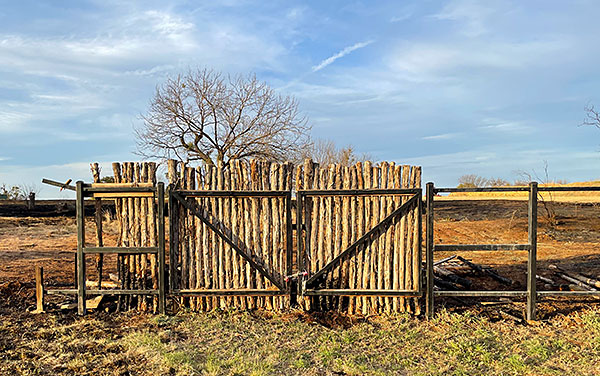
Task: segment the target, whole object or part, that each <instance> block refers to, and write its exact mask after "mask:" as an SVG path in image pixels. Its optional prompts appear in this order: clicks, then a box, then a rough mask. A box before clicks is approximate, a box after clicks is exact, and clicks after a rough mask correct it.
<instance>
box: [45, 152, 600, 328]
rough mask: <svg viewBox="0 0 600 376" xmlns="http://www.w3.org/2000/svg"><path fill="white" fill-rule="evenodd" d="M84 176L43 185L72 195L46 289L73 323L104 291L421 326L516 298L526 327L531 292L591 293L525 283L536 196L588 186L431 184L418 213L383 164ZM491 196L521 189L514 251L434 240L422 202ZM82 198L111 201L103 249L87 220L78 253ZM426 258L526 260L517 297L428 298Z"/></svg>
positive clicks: (412, 176) (201, 307)
mask: <svg viewBox="0 0 600 376" xmlns="http://www.w3.org/2000/svg"><path fill="white" fill-rule="evenodd" d="M94 166H95V169H94V168H93V169H92V170H93V172H94V181H95V183H92V184H85V183H83V182H77V184H76V186H71V185H68V184H62V183H57V182H52V181H48V180H45V181H44V182H46V183H49V184H53V185H57V186H59V187H62V188H66V189H72V190H75V191H76V192H77V229H78V248H77V263H76V266H77V271H76V280H75V288H74V289H63V290H56V289H53V290H46V292H48V293H67V294H75V295H77V297H78V312H79V313H80V314H84V313H85V311H86V297H87V296H88V295H116V296H118V297H119V298H118V308H119V309H134V308H135V309H139V310H149V311H154V312H161V313H162V312H165V310H166V306H167V298H169V300H170V301H172V302H174V303H175V304H177V305H180V306H182V307H186V308H188V309H191V310H195V311H206V310H212V309H216V308H220V309H227V308H237V309H255V308H262V309H272V310H284V309H288V308H290V307H292V306H297V307H302V308H304V309H306V310H336V311H339V312H344V313H349V314H365V315H366V314H374V313H391V312H409V313H412V314H420V313H421V311H422V308H421V307H422V306H423V305H424V307H425V312H426V314H427V315H428V316H431V315H432V314H433V313H434V310H435V307H434V302H435V297H436V296H439V297H442V296H453V297H458V296H470V297H526V298H527V318H528V319H530V320H533V319H535V313H536V312H535V307H536V302H537V298H538V297H540V296H551V295H557V296H558V295H560V296H582V295H584V296H585V295H598V292H593V291H586V292H583V291H539V292H538V291H536V286H535V282H536V264H537V254H536V250H537V200H538V192H542V191H549V192H551V191H600V187H538V185H537V183H531V184H530V186H529V187H498V188H439V187H435V186H434V184H433V183H428V184H427V189H426V194H425V196H424V197H425V202H424V203H423V192H422V189H421V168H420V167H418V166H408V165H397V164H395V163H388V162H381V163H379V164H377V165H373V164H372V163H371V162H364V163H357V164H355V165H353V166H341V165H330V166H323V167H321V166H319V165H318V164H316V163H313V162H312V161H310V160H307V161H305V162H304V163H303V164H301V165H298V166H294V165H292V164H291V163H271V162H263V161H257V160H251V161H249V162H247V161H231V162H230V163H229V164H228V166H222V165H220V166H202V167H196V168H193V167H189V166H186V165H185V164H183V163H180V162H176V161H169V162H168V174H167V179H168V187H167V188H166V189H165V187H164V183H157V177H156V171H157V168H156V164H154V163H131V162H128V163H113V166H112V167H113V174H114V183H109V184H107V183H98V181H99V180H100V176H99V169H98V166H97V165H94ZM497 191H527V192H529V201H528V202H529V210H528V213H529V214H528V216H529V220H528V234H529V236H528V242H527V243H526V244H435V243H434V237H433V230H434V216H435V209H434V197H435V195H436V194H438V193H452V192H497ZM165 196H166V197H165ZM86 197H91V198H93V199H94V200H95V201H96V204H97V205H101V203H100V202H99V201H100V200H103V199H112V200H115V207H116V213H117V216H116V217H117V221H118V239H117V245H116V246H114V247H106V246H104V244H103V241H102V218H101V217H99V216H98V215H96V230H97V231H96V246H95V247H90V246H87V245H86V238H85V221H84V215H83V214H84V213H83V202H84V198H86ZM165 198H167V199H165ZM166 203H168V208H167V213H168V219H169V222H168V233H167V231H166V228H167V227H166V223H165V217H166V216H167V215H166V213H165V207H166ZM423 214H426V216H425V218H426V226H425V228H426V236H425V242H424V245H425V252H424V254H423V252H422V243H423V239H422V227H423V226H422V217H423ZM167 238H168V247H166V244H165V243H166V242H167ZM436 251H457V252H462V251H527V252H528V269H527V290H525V291H440V290H434V285H433V283H434V276H433V266H434V254H435V252H436ZM111 253H116V254H117V255H118V258H117V277H116V280H117V282H118V284H119V286H118V288H117V289H114V288H112V289H103V288H102V258H101V256H102V255H104V254H111ZM91 254H96V257H97V258H96V262H97V264H98V266H99V267H98V270H99V273H98V287H97V288H94V289H87V288H86V271H85V257H86V256H87V255H91ZM423 256H425V257H423ZM40 279H41V277H40ZM41 290H42V292H41V293H40V294H43V292H44V289H43V288H42V289H41ZM38 308H39V307H38ZM42 308H43V307H42Z"/></svg>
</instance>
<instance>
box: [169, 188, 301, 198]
mask: <svg viewBox="0 0 600 376" xmlns="http://www.w3.org/2000/svg"><path fill="white" fill-rule="evenodd" d="M173 192H174V193H177V194H178V195H180V196H182V197H286V196H288V195H291V192H290V191H187V190H174V191H173Z"/></svg>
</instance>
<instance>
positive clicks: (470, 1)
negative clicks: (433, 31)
mask: <svg viewBox="0 0 600 376" xmlns="http://www.w3.org/2000/svg"><path fill="white" fill-rule="evenodd" d="M488 4H489V3H485V5H484V2H481V1H474V0H458V1H451V2H450V3H449V4H447V5H446V6H445V7H444V9H442V11H441V12H440V13H437V14H435V15H433V16H432V17H433V18H437V19H439V20H451V21H457V22H461V23H462V25H461V26H462V29H461V33H462V34H464V35H466V36H469V37H477V36H480V35H482V34H485V33H486V32H487V31H488V29H487V26H486V24H487V23H488V21H489V18H490V16H492V15H493V14H494V12H495V11H494V9H492V8H490V7H489V6H486V5H488Z"/></svg>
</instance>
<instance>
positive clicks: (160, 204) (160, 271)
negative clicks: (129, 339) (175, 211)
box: [157, 182, 167, 314]
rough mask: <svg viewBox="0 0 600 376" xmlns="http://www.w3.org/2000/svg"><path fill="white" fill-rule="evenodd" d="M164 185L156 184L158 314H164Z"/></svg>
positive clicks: (161, 183)
mask: <svg viewBox="0 0 600 376" xmlns="http://www.w3.org/2000/svg"><path fill="white" fill-rule="evenodd" d="M164 210H165V183H163V182H160V183H158V211H157V215H158V312H159V313H161V314H164V313H165V312H166V300H167V299H166V295H165V283H166V281H165V213H164Z"/></svg>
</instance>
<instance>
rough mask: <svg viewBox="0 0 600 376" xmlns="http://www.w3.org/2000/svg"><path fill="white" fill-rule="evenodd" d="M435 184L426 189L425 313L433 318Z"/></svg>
mask: <svg viewBox="0 0 600 376" xmlns="http://www.w3.org/2000/svg"><path fill="white" fill-rule="evenodd" d="M433 194H434V188H433V183H427V188H426V204H425V205H426V209H427V227H426V229H425V231H426V245H425V265H426V267H427V271H426V275H427V291H426V294H425V313H426V315H427V317H433V311H434V302H433Z"/></svg>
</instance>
